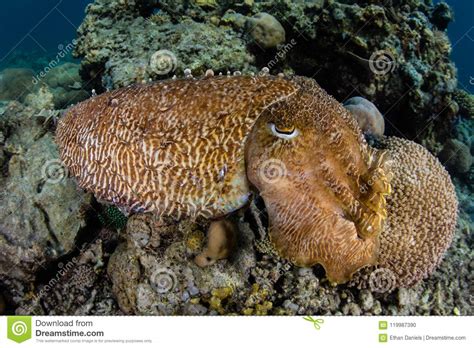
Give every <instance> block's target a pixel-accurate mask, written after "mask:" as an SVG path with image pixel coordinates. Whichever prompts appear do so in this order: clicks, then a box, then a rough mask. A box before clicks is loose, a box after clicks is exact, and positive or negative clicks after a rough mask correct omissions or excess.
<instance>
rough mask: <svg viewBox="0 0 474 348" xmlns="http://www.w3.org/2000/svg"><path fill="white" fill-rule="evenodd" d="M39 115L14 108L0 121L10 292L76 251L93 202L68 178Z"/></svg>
mask: <svg viewBox="0 0 474 348" xmlns="http://www.w3.org/2000/svg"><path fill="white" fill-rule="evenodd" d="M35 113H36V112H35V111H34V110H33V109H31V108H25V107H23V106H22V105H20V104H18V103H11V104H9V105H8V107H7V108H6V109H5V111H4V113H3V114H2V116H1V118H0V129H1V132H2V134H4V135H5V139H4V144H1V145H0V149H1V151H2V152H3V153H4V154H5V157H6V159H5V161H4V163H3V173H2V176H1V178H0V190H1V195H0V275H1V278H2V281H3V282H4V283H3V286H8V287H10V289H9V290H10V291H13V290H14V289H13V287H14V285H13V283H12V282H15V281H21V282H22V283H23V285H25V286H26V285H27V284H28V283H29V282H31V281H33V280H34V279H35V273H36V272H37V271H38V270H42V269H45V267H46V266H47V265H48V262H50V261H53V260H56V259H57V258H58V257H60V256H63V255H65V254H67V253H68V252H70V251H72V250H73V249H74V247H75V245H74V240H75V238H76V235H77V233H78V231H79V230H80V229H81V227H82V226H84V224H85V216H84V212H85V207H87V206H88V204H90V202H91V198H92V196H91V195H90V194H84V193H82V192H80V191H78V190H77V188H76V185H75V184H74V182H73V181H72V180H71V179H69V178H68V177H67V171H66V170H65V169H64V167H62V165H61V164H60V161H59V159H58V150H57V147H56V144H55V142H54V139H53V136H52V134H51V133H50V132H48V131H47V130H46V129H45V128H44V125H43V122H42V121H40V120H39V119H38V118H37V117H35ZM8 284H10V285H8Z"/></svg>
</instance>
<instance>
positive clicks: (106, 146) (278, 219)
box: [57, 74, 456, 284]
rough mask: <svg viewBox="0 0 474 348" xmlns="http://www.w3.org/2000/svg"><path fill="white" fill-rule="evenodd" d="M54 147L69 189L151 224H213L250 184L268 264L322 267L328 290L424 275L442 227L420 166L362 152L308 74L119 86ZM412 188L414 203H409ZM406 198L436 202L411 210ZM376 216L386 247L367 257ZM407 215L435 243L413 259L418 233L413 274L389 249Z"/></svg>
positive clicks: (77, 116) (61, 130)
mask: <svg viewBox="0 0 474 348" xmlns="http://www.w3.org/2000/svg"><path fill="white" fill-rule="evenodd" d="M156 96H158V97H159V98H156ZM144 114H145V115H148V116H147V117H142V115H144ZM57 142H58V144H59V148H60V153H61V157H62V159H63V161H64V163H65V165H66V166H67V167H68V168H69V170H70V172H71V173H72V174H73V175H74V176H75V177H76V178H77V179H78V182H79V185H80V186H82V187H83V188H86V189H88V190H91V191H93V192H94V193H95V194H96V195H97V196H98V197H99V198H101V199H104V200H108V201H111V202H113V203H115V204H118V205H120V206H122V207H123V208H125V209H127V210H129V211H130V212H135V213H136V212H152V213H153V214H155V215H156V216H157V218H156V224H158V225H160V224H162V225H163V226H166V221H165V220H167V219H169V218H171V219H173V220H181V219H199V218H206V219H208V218H219V217H222V216H225V215H227V214H230V213H232V212H234V211H236V210H238V209H239V208H241V207H243V206H244V205H245V204H247V202H248V201H249V199H250V195H251V189H250V187H254V188H255V189H256V190H257V191H258V193H259V194H260V195H261V196H262V197H263V199H264V201H265V205H266V208H267V210H268V214H269V220H270V227H269V232H270V237H271V240H272V242H273V243H274V246H275V247H276V249H277V250H278V252H279V253H280V255H282V256H283V257H285V258H288V259H289V260H290V261H292V262H293V263H295V264H297V265H301V266H311V265H314V264H317V263H319V264H322V265H323V266H324V268H325V270H326V275H327V277H328V279H329V280H330V281H332V282H335V283H342V282H346V281H348V280H349V279H350V278H351V276H352V274H353V273H354V272H356V271H357V270H358V269H360V268H362V267H364V266H368V265H376V264H380V262H381V261H384V262H388V263H390V262H392V258H394V260H401V261H400V263H399V264H400V265H401V267H402V269H399V272H400V273H401V276H403V275H406V274H412V273H413V272H414V273H415V274H419V273H422V274H423V275H425V274H427V273H429V272H430V271H431V270H432V267H430V266H429V265H435V264H436V263H437V262H438V260H439V255H440V254H441V253H442V251H444V250H445V249H446V247H447V245H448V244H449V240H450V236H452V232H453V229H454V224H455V221H456V213H455V211H456V198H455V196H454V195H452V184H451V183H450V179H449V176H448V175H447V174H445V172H443V171H442V170H441V169H439V168H438V167H437V166H439V164H437V162H436V159H435V158H434V157H433V156H431V155H430V154H429V153H428V152H427V151H425V150H423V151H424V152H423V151H422V150H419V147H417V145H416V146H415V145H410V144H411V143H408V145H407V144H406V143H404V142H400V141H398V142H397V141H393V142H391V143H390V142H389V143H388V145H392V146H393V147H390V146H388V150H390V151H391V154H390V157H392V156H395V162H396V164H397V165H395V167H393V168H390V169H388V168H387V156H386V151H381V150H377V149H375V148H372V147H370V146H369V145H368V144H367V143H366V142H365V140H364V137H363V136H362V133H361V131H360V129H359V128H358V127H357V124H356V122H355V120H354V118H353V117H352V116H351V115H350V113H349V112H348V111H347V110H345V109H344V108H343V107H342V105H340V104H339V103H338V102H337V101H335V100H334V99H333V98H331V97H330V96H329V95H328V94H326V93H325V92H324V91H323V90H322V89H321V88H320V87H319V86H318V85H317V84H316V83H315V82H314V80H311V79H308V78H302V77H291V78H285V77H282V76H278V77H273V76H268V75H265V74H264V75H263V76H258V77H252V76H235V77H208V76H206V77H204V78H203V79H192V78H187V79H183V80H169V81H164V82H160V83H154V84H148V85H137V86H132V87H128V88H124V89H119V90H116V91H113V92H109V93H105V94H102V95H100V96H97V97H94V98H92V99H90V100H88V101H85V102H83V103H80V104H78V105H76V106H75V107H73V108H71V109H70V110H69V111H68V113H67V115H66V116H65V117H64V118H63V119H61V121H60V123H59V125H58V129H57ZM399 148H401V149H402V150H400V151H399V150H398V149H399ZM414 149H415V150H417V149H418V150H417V151H415V150H414ZM420 149H422V148H420ZM390 151H389V152H390ZM405 153H406V154H407V155H408V156H407V155H404V154H405ZM397 156H398V157H397ZM393 161H394V160H393V159H391V160H390V161H389V162H393ZM428 164H432V166H431V167H429V166H428ZM439 167H440V168H441V166H439ZM429 169H432V172H430V173H428V174H425V172H424V171H426V170H429ZM414 172H415V173H418V172H419V174H418V176H415V177H413V174H410V173H414ZM392 176H393V180H394V183H395V184H396V187H397V188H398V190H397V191H396V192H394V193H393V195H391V196H390V194H391V184H390V177H392ZM438 176H439V177H438ZM247 178H248V180H247ZM413 180H415V184H416V185H418V187H421V188H423V189H424V191H423V193H424V195H422V194H417V195H416V194H415V195H414V194H413V193H414V192H415V191H414V188H413ZM440 180H441V183H440ZM442 184H444V185H442ZM387 196H388V197H389V201H390V202H391V203H390V204H389V205H388V206H389V207H390V209H389V210H388V211H387V204H386V199H387V198H386V197H387ZM420 197H430V198H431V197H435V198H436V199H435V200H426V201H427V202H431V204H433V206H432V207H430V209H427V210H426V211H419V209H418V208H419V207H420V205H419V204H418V203H417V202H418V200H419V199H420ZM415 203H416V204H415ZM407 211H408V212H409V214H411V215H414V216H413V217H412V216H410V218H407V214H408V213H407ZM437 212H441V214H442V215H440V216H438V215H431V219H429V218H430V214H436V213H437ZM453 212H454V213H453ZM426 214H428V215H426ZM443 214H444V215H443ZM387 217H388V218H389V220H388V225H389V226H390V228H391V232H390V235H389V236H388V237H387V238H388V239H387V240H389V241H390V242H389V243H388V244H389V245H387V243H386V244H383V243H381V248H382V249H380V250H379V235H380V232H381V231H382V229H383V227H384V221H385V220H386V219H387ZM415 217H417V218H418V220H416V221H418V223H419V226H418V229H420V230H421V229H422V228H424V227H427V228H428V231H429V230H433V231H438V234H439V235H444V236H447V237H446V238H444V239H441V240H442V241H443V243H441V244H437V243H435V244H434V245H435V246H436V247H438V248H437V249H435V250H431V249H430V250H429V251H428V252H427V251H426V249H425V248H426V247H427V246H430V245H431V244H430V243H431V239H430V237H431V235H429V234H424V235H423V234H422V235H421V236H422V237H423V238H424V239H421V240H420V243H422V244H423V243H424V244H423V246H420V247H419V248H417V250H423V252H424V254H422V255H423V257H424V259H423V265H425V268H423V269H422V271H420V265H419V263H417V262H415V261H414V262H412V261H411V259H412V256H413V255H411V254H410V253H408V251H407V250H410V249H403V248H401V249H397V246H398V245H399V243H400V241H401V240H404V239H403V237H404V236H406V237H407V236H409V234H408V232H407V231H409V230H407V229H409V228H410V224H412V223H413V219H414V218H415ZM433 217H436V219H434V218H433ZM394 221H395V222H396V223H394ZM433 223H434V224H436V226H432V224H433ZM386 226H387V225H386ZM434 227H436V229H434ZM385 228H386V227H385ZM395 236H397V239H396V240H391V239H390V238H392V237H395ZM407 238H408V237H407ZM383 241H384V239H383V238H382V242H383ZM217 244H219V243H217ZM402 245H403V244H402ZM383 248H385V249H383ZM226 254H227V253H226ZM217 256H218V257H216V258H219V256H221V255H217ZM397 258H399V259H397ZM198 259H199V258H198ZM412 279H419V277H418V278H417V277H412ZM405 283H407V282H405ZM405 283H403V282H401V284H405Z"/></svg>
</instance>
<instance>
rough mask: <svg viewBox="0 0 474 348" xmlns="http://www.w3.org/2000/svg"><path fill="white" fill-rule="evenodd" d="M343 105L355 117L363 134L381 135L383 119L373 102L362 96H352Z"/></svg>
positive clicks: (383, 124)
mask: <svg viewBox="0 0 474 348" xmlns="http://www.w3.org/2000/svg"><path fill="white" fill-rule="evenodd" d="M344 107H345V108H346V109H347V110H349V111H350V112H351V113H352V115H353V116H354V117H355V119H356V120H357V124H358V125H359V127H360V128H361V129H362V132H364V134H371V135H375V136H382V135H383V133H384V132H385V121H384V119H383V116H382V114H381V113H380V111H379V110H378V109H377V107H376V106H375V105H374V103H372V102H370V101H368V100H367V99H365V98H362V97H352V98H350V99H349V100H347V101H345V102H344Z"/></svg>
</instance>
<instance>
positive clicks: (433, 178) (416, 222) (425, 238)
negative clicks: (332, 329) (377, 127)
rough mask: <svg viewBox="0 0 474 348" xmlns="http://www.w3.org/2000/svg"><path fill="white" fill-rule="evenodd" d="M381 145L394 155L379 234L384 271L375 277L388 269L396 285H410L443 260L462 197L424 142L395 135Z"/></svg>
mask: <svg viewBox="0 0 474 348" xmlns="http://www.w3.org/2000/svg"><path fill="white" fill-rule="evenodd" d="M381 147H382V148H384V149H385V150H387V151H388V153H389V156H390V158H391V163H390V168H391V169H390V170H391V173H392V181H391V183H392V185H393V193H392V195H390V196H389V197H388V198H387V222H386V225H385V226H384V229H383V231H382V233H381V235H380V251H379V257H378V261H377V268H378V269H379V270H381V271H377V270H375V271H374V272H375V273H372V275H373V277H372V280H374V279H376V278H377V277H378V275H382V276H384V277H387V275H388V277H389V278H391V279H390V282H392V284H391V288H394V287H409V286H412V285H413V284H415V283H416V282H418V281H420V280H421V279H423V278H425V277H427V276H428V275H429V274H431V273H432V272H433V270H434V269H435V267H436V266H437V265H438V263H439V262H440V261H441V259H442V256H443V255H444V252H445V251H446V249H447V248H448V246H449V245H450V243H451V240H452V238H453V234H454V229H455V227H456V220H457V207H458V203H457V198H456V193H455V190H454V185H453V184H452V182H451V179H450V177H449V174H448V173H447V171H446V170H445V169H444V168H443V166H442V165H441V164H440V163H439V161H438V160H437V159H436V158H435V157H434V156H433V155H431V154H430V153H429V152H428V151H427V150H426V149H425V148H423V147H422V146H421V145H418V144H416V143H414V142H411V141H408V140H404V139H400V138H396V137H390V138H385V139H384V140H383V141H382V146H381ZM369 280H370V278H369ZM372 285H373V284H372Z"/></svg>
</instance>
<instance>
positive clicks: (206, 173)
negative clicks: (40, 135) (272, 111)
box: [57, 77, 297, 220]
mask: <svg viewBox="0 0 474 348" xmlns="http://www.w3.org/2000/svg"><path fill="white" fill-rule="evenodd" d="M296 89H297V87H296V86H295V85H294V84H292V83H291V82H290V81H288V80H284V79H281V78H275V77H267V78H257V77H232V78H231V77H216V78H209V79H201V80H193V79H185V80H170V81H165V82H158V83H154V84H149V85H137V86H131V87H128V88H124V89H119V90H116V91H113V92H110V93H105V94H102V95H99V96H97V97H94V98H92V99H89V100H87V101H85V102H83V103H80V104H78V105H76V106H75V107H73V108H72V109H71V110H69V112H68V113H67V115H66V116H65V117H64V118H63V119H61V121H60V123H59V126H58V129H57V143H58V144H59V148H60V155H61V158H62V160H63V162H64V164H65V165H66V166H67V167H68V168H69V169H70V172H71V173H72V175H73V176H75V177H76V178H77V179H78V181H79V185H80V186H81V187H83V188H85V189H87V190H90V191H93V192H94V193H95V195H96V196H98V197H99V198H101V199H103V200H106V201H110V202H113V203H115V204H117V205H119V206H122V207H124V208H126V209H128V210H130V211H131V212H154V213H156V214H157V215H158V216H167V217H171V218H175V219H176V220H180V219H182V218H197V217H204V218H211V217H217V216H221V215H226V214H228V213H230V212H232V211H234V210H236V209H239V208H240V207H242V206H243V205H244V204H246V203H247V200H248V198H249V188H248V184H247V180H246V177H245V166H244V148H243V144H244V142H245V139H246V136H247V134H248V133H249V131H250V129H251V127H252V126H253V124H254V123H255V120H256V119H257V117H258V116H259V115H260V113H261V112H262V110H263V109H264V108H265V107H267V106H269V105H270V104H271V103H274V102H275V101H278V100H279V99H281V98H285V97H287V96H288V95H290V94H292V93H294V92H295V91H296Z"/></svg>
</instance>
